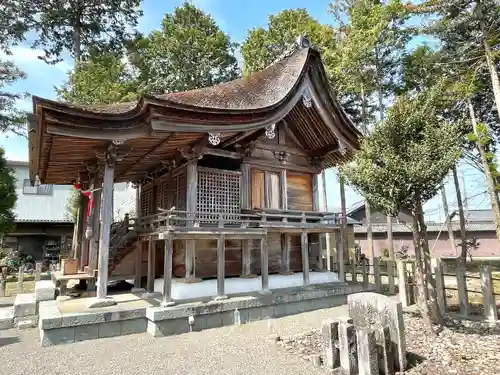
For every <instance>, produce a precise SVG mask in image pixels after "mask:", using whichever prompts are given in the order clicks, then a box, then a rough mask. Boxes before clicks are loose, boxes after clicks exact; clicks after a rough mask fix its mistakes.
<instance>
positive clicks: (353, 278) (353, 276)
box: [351, 254, 358, 283]
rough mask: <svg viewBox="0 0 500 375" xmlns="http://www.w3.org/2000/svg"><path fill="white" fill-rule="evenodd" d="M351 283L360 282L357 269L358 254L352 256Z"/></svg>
mask: <svg viewBox="0 0 500 375" xmlns="http://www.w3.org/2000/svg"><path fill="white" fill-rule="evenodd" d="M351 281H353V282H355V283H356V282H358V269H357V267H356V254H353V255H352V260H351Z"/></svg>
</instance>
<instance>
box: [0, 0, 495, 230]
mask: <svg viewBox="0 0 500 375" xmlns="http://www.w3.org/2000/svg"><path fill="white" fill-rule="evenodd" d="M182 2H183V1H182V0H174V1H172V0H167V1H166V0H163V1H161V0H145V1H144V2H143V9H144V17H143V18H142V19H141V21H140V23H139V30H140V31H142V32H149V31H151V30H153V29H155V28H158V27H159V25H160V23H161V20H162V19H163V16H164V14H165V13H169V12H172V10H173V9H174V8H175V6H177V5H180V4H181V3H182ZM192 2H193V3H194V4H196V5H197V6H198V7H200V8H202V9H203V10H205V11H206V12H208V13H211V14H212V15H213V17H214V18H215V19H216V21H217V23H218V24H219V26H220V27H221V28H222V29H223V30H224V31H225V32H227V33H228V34H229V35H230V36H231V38H232V40H233V41H235V42H242V41H243V40H244V39H245V37H246V35H247V32H248V30H249V29H252V28H253V27H257V26H265V25H266V24H267V20H268V16H269V14H275V13H278V12H280V11H281V10H284V9H292V8H307V9H308V11H309V13H310V14H311V15H312V16H313V17H315V18H316V19H317V20H318V21H320V22H323V23H331V22H332V18H331V16H330V15H329V14H328V12H327V10H328V3H329V1H328V0H314V1H309V2H305V1H303V0H272V1H271V0H254V1H242V2H238V1H232V0H194V1H192ZM306 4H307V5H306ZM423 42H424V40H421V39H417V40H414V41H413V43H412V44H413V45H418V44H419V43H423ZM13 53H14V56H11V57H9V58H10V59H12V60H14V61H15V62H16V64H17V65H18V66H19V67H20V68H21V69H22V70H23V71H25V72H26V73H27V75H28V78H27V79H25V80H23V81H19V82H16V83H15V84H14V85H13V86H11V87H10V88H9V90H10V91H15V92H28V93H30V94H33V95H37V96H41V97H45V98H51V99H55V97H56V95H55V91H54V86H60V85H62V84H64V82H65V80H66V74H67V72H68V71H69V70H70V69H71V67H72V62H71V61H63V62H61V63H59V64H57V65H55V66H49V65H46V64H45V63H44V62H42V61H40V60H38V59H37V56H38V55H39V53H40V52H39V51H34V50H31V49H30V48H29V47H28V46H25V45H20V46H17V47H15V48H14V50H13ZM3 57H5V56H2V55H1V54H0V58H3ZM18 107H19V108H20V109H24V110H31V109H32V104H31V99H27V100H24V101H20V102H19V103H18ZM0 145H2V146H4V147H5V149H6V152H7V157H8V158H9V159H12V160H27V158H28V147H27V142H26V140H24V139H22V138H19V137H15V136H11V135H0ZM461 173H463V174H464V176H465V181H466V183H465V185H466V190H467V196H469V197H472V196H474V198H471V199H470V201H469V209H475V208H489V201H488V199H487V197H486V195H485V194H482V191H483V190H485V185H484V178H483V175H482V174H481V173H479V172H477V171H475V170H474V169H472V168H470V167H467V166H462V168H461ZM327 186H328V187H327V190H328V192H327V195H328V198H327V199H328V206H329V208H330V209H338V206H339V190H338V183H337V178H336V175H335V172H334V171H333V170H329V171H327ZM446 190H447V193H448V202H449V204H450V206H451V207H452V209H453V208H456V198H455V194H454V188H453V186H452V185H451V184H447V186H446ZM346 199H347V206H348V207H350V206H352V205H355V204H357V203H359V202H361V201H362V197H360V196H359V195H357V194H355V193H354V192H353V191H352V190H350V189H348V190H347V191H346ZM440 202H441V201H440V198H439V197H437V198H435V199H433V200H431V201H430V202H428V203H427V204H426V206H425V208H426V211H427V212H428V213H429V217H428V218H429V219H432V220H439V216H440V213H441V212H440V211H442V210H440V204H441V203H440Z"/></svg>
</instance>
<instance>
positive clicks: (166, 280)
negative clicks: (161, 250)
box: [162, 236, 175, 307]
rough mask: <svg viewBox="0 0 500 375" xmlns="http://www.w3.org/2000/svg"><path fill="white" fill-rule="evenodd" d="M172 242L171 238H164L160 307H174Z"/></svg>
mask: <svg viewBox="0 0 500 375" xmlns="http://www.w3.org/2000/svg"><path fill="white" fill-rule="evenodd" d="M173 254H174V249H173V241H172V237H171V236H166V237H165V254H164V258H163V301H162V306H163V307H168V306H172V305H175V302H174V301H173V300H172V270H173Z"/></svg>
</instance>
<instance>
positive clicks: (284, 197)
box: [280, 169, 288, 210]
mask: <svg viewBox="0 0 500 375" xmlns="http://www.w3.org/2000/svg"><path fill="white" fill-rule="evenodd" d="M287 184H288V182H287V173H286V169H282V170H281V172H280V186H281V194H280V198H281V209H282V210H288V186H287Z"/></svg>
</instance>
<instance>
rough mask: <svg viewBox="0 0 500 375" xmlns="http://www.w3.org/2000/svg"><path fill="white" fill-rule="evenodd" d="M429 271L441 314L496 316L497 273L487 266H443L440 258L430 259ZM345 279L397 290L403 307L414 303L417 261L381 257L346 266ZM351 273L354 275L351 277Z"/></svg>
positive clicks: (499, 282)
mask: <svg viewBox="0 0 500 375" xmlns="http://www.w3.org/2000/svg"><path fill="white" fill-rule="evenodd" d="M432 263H433V264H432V274H433V276H434V277H435V280H436V292H437V302H438V305H439V309H440V310H441V313H442V314H446V313H458V314H459V315H460V316H462V317H469V316H473V315H476V316H477V315H482V316H483V317H484V319H486V320H488V321H496V320H497V319H498V306H497V304H496V300H497V299H498V300H499V302H500V298H497V297H496V296H500V275H499V276H497V277H494V276H495V275H493V273H492V269H491V267H490V266H489V265H487V264H484V265H482V266H480V268H479V272H469V271H467V269H466V268H465V267H463V266H462V267H453V268H450V267H445V265H444V262H443V261H442V260H441V259H436V260H433V262H432ZM345 269H346V281H352V282H361V283H363V284H364V285H368V284H369V283H371V284H374V285H375V288H376V291H378V292H389V293H390V294H394V293H396V292H397V293H399V296H400V299H401V302H402V304H403V307H408V306H410V305H412V304H414V303H416V296H417V285H416V282H415V270H416V264H415V261H414V260H397V261H390V260H381V259H380V258H375V260H374V261H373V263H372V264H370V265H368V264H366V263H362V264H360V265H354V264H352V263H350V264H346V265H345ZM353 275H354V276H353Z"/></svg>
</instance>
